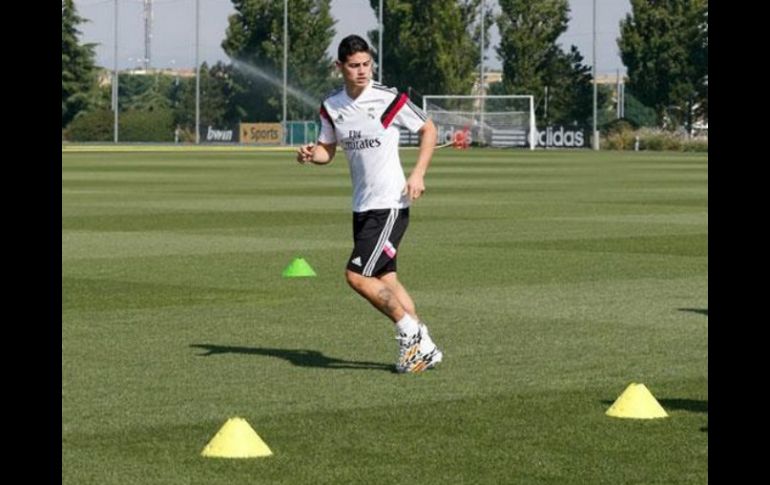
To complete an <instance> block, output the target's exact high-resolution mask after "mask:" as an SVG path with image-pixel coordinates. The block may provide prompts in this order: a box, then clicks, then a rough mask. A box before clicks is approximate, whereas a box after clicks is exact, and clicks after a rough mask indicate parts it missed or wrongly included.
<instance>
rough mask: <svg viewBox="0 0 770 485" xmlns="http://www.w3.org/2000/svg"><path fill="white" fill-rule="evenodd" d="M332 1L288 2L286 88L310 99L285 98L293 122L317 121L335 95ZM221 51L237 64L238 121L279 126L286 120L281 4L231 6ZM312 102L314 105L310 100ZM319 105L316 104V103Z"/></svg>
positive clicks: (241, 1) (256, 1) (254, 0)
mask: <svg viewBox="0 0 770 485" xmlns="http://www.w3.org/2000/svg"><path fill="white" fill-rule="evenodd" d="M330 1H331V0H289V2H288V9H289V18H288V30H289V32H288V38H289V52H288V67H287V73H288V84H289V86H290V87H293V88H295V89H296V90H297V91H295V93H296V92H303V93H305V94H306V95H307V96H305V97H304V101H303V100H302V99H300V98H299V97H297V96H294V95H293V94H289V95H288V97H287V111H288V113H287V116H288V118H289V119H308V118H315V117H316V115H317V113H318V105H319V104H320V102H321V98H323V96H324V95H325V94H326V93H327V92H328V91H329V90H330V89H331V86H332V81H331V72H332V66H333V62H332V59H331V58H330V57H329V56H328V55H327V54H326V51H327V49H328V47H329V44H330V43H331V41H332V39H333V38H334V34H335V31H334V22H335V21H334V19H332V17H331V13H330ZM232 2H233V6H234V7H235V10H236V13H235V14H233V15H231V16H230V17H229V26H228V27H227V32H226V37H225V40H224V41H222V48H223V49H224V51H225V52H226V53H227V55H228V56H230V57H231V58H232V59H233V60H234V66H235V67H236V69H235V70H234V71H233V73H232V78H231V82H232V89H231V95H232V98H231V103H232V104H233V106H230V107H229V108H228V109H229V110H230V111H231V112H233V113H237V115H238V116H239V118H240V119H242V120H250V121H271V120H275V121H279V120H280V118H281V115H282V83H283V74H282V73H283V2H276V1H273V0H232ZM307 98H311V99H313V101H312V102H311V101H310V100H309V99H307ZM316 100H317V101H316Z"/></svg>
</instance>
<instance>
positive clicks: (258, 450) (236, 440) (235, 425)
mask: <svg viewBox="0 0 770 485" xmlns="http://www.w3.org/2000/svg"><path fill="white" fill-rule="evenodd" d="M272 454H273V452H272V451H270V448H268V446H267V445H266V444H265V442H264V441H262V438H260V437H259V435H258V434H257V432H256V431H254V429H252V427H251V426H250V425H249V423H247V422H246V420H245V419H243V418H237V417H236V418H230V419H228V420H227V422H226V423H225V424H224V426H222V427H221V428H220V429H219V431H218V432H217V434H215V435H214V437H213V438H211V441H209V443H208V444H207V445H206V447H205V448H203V451H202V452H201V455H203V456H207V457H210V458H256V457H261V456H272Z"/></svg>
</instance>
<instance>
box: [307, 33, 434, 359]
mask: <svg viewBox="0 0 770 485" xmlns="http://www.w3.org/2000/svg"><path fill="white" fill-rule="evenodd" d="M337 59H338V60H337V63H336V64H337V67H338V68H339V70H340V71H341V72H342V77H343V79H344V86H343V87H341V88H339V89H337V90H336V91H333V92H332V93H331V94H330V95H329V96H327V97H326V99H324V101H323V102H322V103H321V109H320V116H321V132H320V134H319V136H318V142H317V143H316V144H308V145H303V146H301V147H299V149H298V150H297V161H298V162H299V163H303V164H304V163H307V162H310V163H314V164H318V165H324V164H327V163H329V162H331V161H332V159H333V158H334V154H335V151H336V148H337V144H338V143H339V144H340V145H341V146H342V148H343V149H344V150H345V155H346V156H347V159H348V163H349V165H350V177H351V180H352V182H353V240H354V247H353V252H352V253H351V255H350V258H349V260H348V264H347V271H346V273H345V275H346V278H347V281H348V284H349V285H350V286H351V287H352V288H353V289H354V290H355V291H356V292H358V293H359V294H360V295H361V296H363V297H364V298H365V299H366V300H368V301H369V302H370V303H371V304H372V305H373V306H374V307H375V308H376V309H378V310H379V311H381V312H382V313H384V314H385V315H386V316H387V317H388V318H390V319H391V320H392V321H393V323H395V327H396V340H397V341H398V343H399V357H398V361H397V362H396V371H397V372H399V373H406V372H408V373H418V372H422V371H424V370H426V369H430V368H432V367H434V366H435V365H436V364H438V363H439V362H441V359H442V358H443V354H442V352H441V351H440V350H439V349H438V347H436V345H435V343H433V340H432V339H431V337H430V335H429V334H428V327H427V326H426V325H425V323H424V322H422V321H420V319H419V317H418V316H417V311H416V310H415V306H414V302H413V301H412V298H411V297H410V296H409V293H408V292H407V291H406V288H404V286H403V285H402V284H401V282H399V280H398V277H397V275H396V256H397V252H398V246H399V243H400V242H401V238H402V237H403V236H404V232H405V231H406V227H407V225H408V224H409V205H410V202H411V201H413V200H416V199H418V198H420V197H421V196H422V195H423V193H424V192H425V181H424V177H425V172H426V171H427V170H428V165H429V164H430V160H431V157H432V155H433V149H434V146H435V144H436V127H435V126H434V124H433V122H432V121H431V120H429V119H427V117H426V116H425V113H424V112H423V111H422V110H421V109H420V108H418V107H417V106H415V105H414V104H413V103H412V102H411V101H410V100H409V98H408V97H407V95H406V94H403V93H399V92H398V91H397V90H396V89H392V88H387V87H385V86H383V85H381V84H379V83H376V82H374V81H372V54H371V51H370V50H369V45H368V44H367V43H366V41H365V40H364V39H362V38H361V37H359V36H357V35H350V36H348V37H345V38H344V39H343V40H342V42H340V45H339V48H338V50H337ZM399 127H405V128H407V129H408V130H410V131H411V132H413V133H420V149H419V152H418V155H417V163H416V165H415V166H414V169H413V170H412V173H411V174H410V175H409V178H408V179H407V178H405V177H404V170H403V168H402V167H401V159H400V158H399V155H398V146H399V137H400V133H399Z"/></svg>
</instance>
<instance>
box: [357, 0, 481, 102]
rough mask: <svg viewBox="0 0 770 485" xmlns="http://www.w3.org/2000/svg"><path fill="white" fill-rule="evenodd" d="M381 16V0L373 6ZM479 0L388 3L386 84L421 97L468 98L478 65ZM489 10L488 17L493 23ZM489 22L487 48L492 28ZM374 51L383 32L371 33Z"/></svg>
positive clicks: (395, 0)
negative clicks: (461, 95) (435, 95)
mask: <svg viewBox="0 0 770 485" xmlns="http://www.w3.org/2000/svg"><path fill="white" fill-rule="evenodd" d="M369 3H370V4H371V6H372V8H373V9H374V10H375V16H378V15H379V0H370V2H369ZM480 4H481V0H453V1H449V2H436V1H433V0H384V4H383V10H384V15H383V19H384V37H383V39H382V44H383V46H382V48H383V51H384V52H383V61H384V69H383V76H382V82H383V84H387V85H389V86H395V87H397V88H398V89H400V90H404V91H405V90H407V88H412V89H414V90H416V91H417V92H419V93H421V94H469V93H470V90H471V88H472V87H473V83H474V80H475V79H476V72H477V71H476V70H477V68H478V66H479V60H480V53H479V48H478V45H479V41H480V35H481V31H480V30H481V29H480V22H479V20H480V17H479V6H480ZM490 12H491V11H490V10H487V12H486V14H485V15H486V17H485V18H489V19H490V20H491V14H490ZM491 23H492V22H491V21H488V22H486V24H485V27H486V28H485V31H486V32H484V35H485V39H486V40H487V44H488V40H489V39H488V37H489V30H488V29H489V26H490V25H491ZM368 35H369V39H370V41H371V43H372V47H373V49H376V48H377V46H378V44H379V31H378V30H372V31H370V32H369V33H368Z"/></svg>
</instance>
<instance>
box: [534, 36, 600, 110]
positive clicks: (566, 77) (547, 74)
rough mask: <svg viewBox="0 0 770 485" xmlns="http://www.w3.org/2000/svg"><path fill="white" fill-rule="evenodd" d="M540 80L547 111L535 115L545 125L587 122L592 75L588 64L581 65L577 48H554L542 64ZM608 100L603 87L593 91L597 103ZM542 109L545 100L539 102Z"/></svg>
mask: <svg viewBox="0 0 770 485" xmlns="http://www.w3.org/2000/svg"><path fill="white" fill-rule="evenodd" d="M543 74H544V75H543V78H542V79H543V82H544V83H545V86H546V87H547V88H548V93H549V95H548V112H547V113H545V112H544V113H541V114H540V116H539V118H540V119H542V120H544V122H545V124H571V125H588V124H590V123H591V121H592V118H593V75H592V74H591V67H590V66H587V65H585V64H583V56H582V55H580V52H579V51H578V48H577V47H575V46H574V45H573V46H571V48H570V51H569V52H566V53H565V52H564V51H562V50H561V49H559V50H557V52H556V53H555V54H554V56H553V58H552V59H551V62H550V63H549V64H548V65H546V66H545V69H544V73H543ZM608 101H609V96H608V95H607V92H606V91H605V90H598V91H597V100H596V103H597V106H598V107H602V106H605V105H606V104H607V102H608ZM541 106H542V111H545V108H546V106H545V103H542V104H541Z"/></svg>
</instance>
